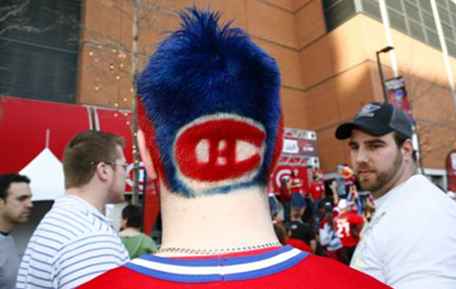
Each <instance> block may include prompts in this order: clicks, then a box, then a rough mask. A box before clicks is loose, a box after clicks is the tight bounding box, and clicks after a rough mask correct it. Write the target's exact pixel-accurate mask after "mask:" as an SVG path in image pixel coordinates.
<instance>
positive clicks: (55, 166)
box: [20, 148, 65, 201]
mask: <svg viewBox="0 0 456 289" xmlns="http://www.w3.org/2000/svg"><path fill="white" fill-rule="evenodd" d="M20 174H23V175H26V176H27V177H29V178H30V180H31V184H30V187H31V189H32V194H33V197H32V200H33V201H49V200H55V199H57V198H59V197H61V196H63V195H64V194H65V185H64V177H63V165H62V163H61V162H60V160H59V159H58V158H57V157H56V156H55V155H54V154H53V153H52V151H51V150H49V149H48V148H45V149H43V150H42V151H41V152H40V153H39V154H38V155H37V156H36V157H35V158H34V159H33V160H32V161H31V162H30V163H29V164H28V165H26V166H25V167H24V168H23V169H22V170H21V171H20Z"/></svg>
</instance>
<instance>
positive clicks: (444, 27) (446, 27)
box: [442, 23, 454, 40]
mask: <svg viewBox="0 0 456 289" xmlns="http://www.w3.org/2000/svg"><path fill="white" fill-rule="evenodd" d="M442 30H443V35H445V38H448V39H451V40H454V34H453V29H452V28H451V26H449V25H446V24H444V23H442Z"/></svg>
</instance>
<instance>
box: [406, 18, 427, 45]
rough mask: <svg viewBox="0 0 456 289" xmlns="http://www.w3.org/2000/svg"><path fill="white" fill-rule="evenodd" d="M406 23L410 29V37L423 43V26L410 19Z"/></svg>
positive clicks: (424, 39)
mask: <svg viewBox="0 0 456 289" xmlns="http://www.w3.org/2000/svg"><path fill="white" fill-rule="evenodd" d="M407 22H408V26H409V29H410V35H411V36H412V37H414V38H416V39H418V40H420V41H422V42H425V41H426V38H425V36H424V29H423V26H422V25H421V24H420V23H419V22H416V21H413V20H411V19H408V20H407Z"/></svg>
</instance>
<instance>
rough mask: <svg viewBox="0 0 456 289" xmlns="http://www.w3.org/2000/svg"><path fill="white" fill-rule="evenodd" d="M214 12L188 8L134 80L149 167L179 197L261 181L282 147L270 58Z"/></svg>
mask: <svg viewBox="0 0 456 289" xmlns="http://www.w3.org/2000/svg"><path fill="white" fill-rule="evenodd" d="M219 18H220V15H219V14H217V13H212V12H208V11H199V10H197V9H195V8H193V9H187V10H186V12H185V13H183V14H181V20H182V26H181V29H180V30H178V31H176V32H174V33H172V34H171V35H170V36H169V37H168V38H167V39H165V40H164V41H163V42H162V43H161V44H160V45H159V47H158V48H157V50H156V52H155V53H154V54H153V55H152V56H151V58H150V62H149V64H148V66H147V67H146V69H145V70H144V72H143V73H142V74H141V75H140V76H139V78H138V82H137V85H138V94H139V101H138V105H139V107H138V112H139V123H140V127H141V129H142V131H143V132H144V135H145V141H146V144H147V146H148V148H149V151H150V152H151V155H152V159H153V162H154V166H155V168H156V169H157V171H158V173H159V177H160V178H161V180H162V182H163V183H164V185H165V186H166V187H167V189H168V190H169V191H171V192H174V193H177V194H179V195H181V196H184V197H195V196H203V195H212V194H220V193H222V194H223V193H227V192H230V191H231V190H233V189H238V188H245V187H251V186H265V184H266V182H267V179H268V176H269V173H270V171H271V169H272V167H273V166H274V164H275V161H276V159H277V156H278V154H279V152H280V150H281V141H282V126H281V124H282V123H281V120H282V119H281V109H280V98H279V88H280V76H279V71H278V67H277V64H276V62H275V61H274V59H272V58H271V57H270V56H269V55H267V54H266V53H265V52H264V51H263V50H262V49H261V48H259V47H258V46H257V45H255V44H254V43H253V42H252V41H251V40H250V38H249V37H248V36H247V35H246V33H245V32H243V31H242V30H241V29H237V28H231V27H230V25H225V26H220V25H219V24H218V22H219Z"/></svg>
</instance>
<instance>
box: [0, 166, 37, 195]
mask: <svg viewBox="0 0 456 289" xmlns="http://www.w3.org/2000/svg"><path fill="white" fill-rule="evenodd" d="M12 183H26V184H30V179H29V178H28V177H26V176H24V175H19V174H14V173H11V174H4V175H0V199H2V200H4V201H6V199H7V198H8V189H9V187H10V186H11V184H12Z"/></svg>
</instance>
